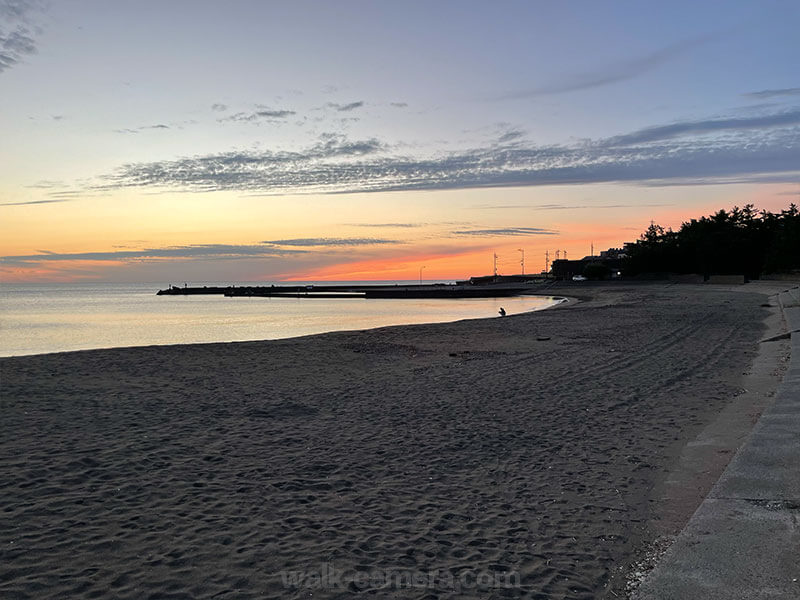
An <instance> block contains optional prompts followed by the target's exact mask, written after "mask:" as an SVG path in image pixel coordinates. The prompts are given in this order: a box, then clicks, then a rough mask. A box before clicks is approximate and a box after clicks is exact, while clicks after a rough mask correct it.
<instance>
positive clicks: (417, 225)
mask: <svg viewBox="0 0 800 600" xmlns="http://www.w3.org/2000/svg"><path fill="white" fill-rule="evenodd" d="M342 225H344V226H346V227H386V228H393V227H397V228H411V227H422V226H423V225H425V223H342Z"/></svg>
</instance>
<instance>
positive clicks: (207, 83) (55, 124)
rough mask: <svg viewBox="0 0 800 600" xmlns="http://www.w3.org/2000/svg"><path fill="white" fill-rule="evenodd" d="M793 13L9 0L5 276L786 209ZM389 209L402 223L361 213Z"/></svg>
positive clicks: (574, 230) (797, 54)
mask: <svg viewBox="0 0 800 600" xmlns="http://www.w3.org/2000/svg"><path fill="white" fill-rule="evenodd" d="M797 31H800V3H798V2H796V1H783V2H778V1H763V2H669V3H665V2H597V1H595V2H492V3H488V2H402V3H401V2H391V3H390V2H364V1H359V2H348V1H342V2H303V1H299V2H243V1H232V2H224V3H221V2H197V1H195V2H188V1H183V2H178V1H172V2H149V1H142V2H133V3H128V2H108V1H106V2H99V1H71V0H60V1H51V2H44V1H42V2H38V1H34V0H30V1H22V0H0V91H1V92H2V100H0V101H1V102H2V106H3V110H2V111H1V112H0V130H1V131H3V132H4V134H3V137H4V143H3V145H2V146H0V175H2V179H0V204H2V205H4V206H0V219H2V221H3V223H4V224H2V225H0V226H3V227H7V228H8V231H7V232H6V233H8V234H9V235H8V236H7V237H8V239H9V240H10V241H8V240H7V242H6V244H5V245H4V246H3V247H2V248H0V251H1V252H2V255H3V256H4V257H5V259H3V260H4V262H6V263H10V264H12V267H10V269H11V270H10V271H9V270H6V271H5V276H6V278H10V279H14V278H17V277H19V278H22V279H24V278H25V275H24V268H22V267H20V266H19V265H20V264H22V263H24V264H25V265H30V264H32V263H36V264H37V265H38V266H39V267H42V269H39V271H37V272H39V273H40V275H41V277H45V278H46V277H49V276H55V275H53V274H54V273H55V272H56V271H57V270H58V269H60V271H59V272H60V273H61V274H62V275H64V276H65V277H66V278H69V273H68V272H67V270H65V269H68V268H71V267H70V266H69V265H67V266H64V265H63V264H62V263H65V262H66V263H68V262H69V261H65V260H63V257H67V258H69V257H70V255H75V256H81V257H83V258H84V259H85V256H86V255H87V254H88V255H91V256H94V257H97V256H99V255H100V254H102V255H106V254H109V253H113V252H114V250H113V249H112V248H111V246H113V245H125V246H126V249H125V250H124V252H129V253H134V254H135V253H139V254H140V255H141V254H142V253H144V255H145V258H147V259H152V261H151V262H152V263H153V264H155V262H158V271H157V273H156V271H152V272H148V270H147V268H145V267H142V266H141V261H140V262H139V263H138V264H137V265H133V264H132V263H131V262H130V261H131V257H130V254H128V255H124V254H119V255H117V256H116V258H117V259H119V260H117V261H116V262H115V263H114V265H113V268H111V266H108V265H100V266H98V267H97V268H96V269H95V270H94V271H93V270H92V268H91V265H89V264H88V263H87V264H84V265H83V266H82V267H81V269H82V270H81V271H80V273H82V275H80V274H79V273H78V272H74V273H72V275H73V276H75V277H79V276H95V277H99V278H112V279H113V278H124V277H125V276H130V277H133V278H141V277H147V276H148V273H149V274H150V275H156V274H157V275H158V276H163V274H164V273H169V272H170V270H169V269H170V268H174V269H175V271H176V272H179V271H180V270H181V269H186V267H187V264H186V262H185V261H183V262H182V261H177V260H172V262H170V258H172V259H174V258H175V254H174V252H173V251H172V250H170V248H172V249H173V250H174V249H176V248H195V249H196V248H209V247H220V246H225V247H232V246H234V245H238V246H240V247H242V248H244V247H245V246H252V244H253V243H258V242H261V241H263V240H276V239H279V240H290V239H293V240H298V239H299V240H306V239H308V240H311V239H314V240H326V239H327V240H334V239H338V240H342V239H353V240H361V241H362V242H363V241H364V240H369V239H372V240H378V239H381V240H382V239H389V241H391V242H396V243H391V244H377V243H376V244H375V245H371V244H369V243H363V244H345V245H344V246H346V247H347V249H348V251H349V253H348V254H347V255H344V254H342V252H343V251H342V248H343V245H342V244H339V245H336V244H330V245H329V246H327V247H326V246H325V245H324V244H316V245H312V246H309V247H308V248H307V253H308V254H314V257H315V259H316V260H321V261H322V263H324V264H326V265H329V266H331V268H333V267H334V266H335V265H336V264H340V263H341V262H342V261H345V262H347V261H352V260H357V261H361V262H365V261H369V260H372V259H376V260H377V259H381V260H385V261H391V260H395V261H400V260H408V261H410V262H409V265H411V263H412V262H413V257H414V256H416V255H417V254H419V255H420V256H430V255H436V256H444V255H446V254H447V252H448V248H452V254H453V256H461V257H462V258H463V256H465V255H466V254H469V252H470V251H473V252H475V253H477V252H485V251H486V250H487V248H488V247H489V246H491V245H492V244H493V243H495V245H502V244H503V243H506V242H505V241H504V238H503V239H501V238H498V239H497V240H496V242H493V241H492V240H491V239H487V240H486V244H485V246H484V245H481V246H480V247H478V246H470V247H468V246H466V245H465V242H464V241H463V238H465V237H466V238H471V239H473V238H477V237H480V236H479V235H477V234H476V235H475V236H469V235H467V236H464V235H458V234H454V233H453V231H456V230H458V231H462V230H463V229H464V227H467V228H472V229H473V230H474V231H476V232H479V231H482V232H491V231H494V232H497V231H500V230H504V229H508V230H514V231H516V232H517V235H518V236H519V237H521V238H526V240H527V242H526V243H530V244H531V245H532V247H535V248H537V249H538V248H539V247H540V246H541V244H544V243H545V241H543V240H542V239H541V234H539V233H537V230H547V231H548V232H554V231H556V232H560V233H563V234H564V235H566V237H565V238H564V239H563V240H562V242H563V243H562V245H563V246H564V247H567V246H569V245H570V244H574V243H578V240H579V239H583V238H581V237H580V236H581V235H584V234H585V235H586V236H590V237H591V231H586V230H584V229H581V227H582V226H583V225H584V224H586V223H589V222H591V220H592V219H591V218H590V215H589V214H588V213H587V211H591V210H592V207H609V206H611V205H620V206H619V210H618V211H614V210H608V209H605V208H604V209H603V210H598V211H596V212H595V215H594V216H595V218H596V221H597V225H598V226H597V229H598V232H600V233H598V235H599V236H600V237H601V239H603V240H606V239H607V240H608V241H609V243H614V240H618V242H617V243H619V242H622V241H624V240H623V236H624V235H628V236H629V235H630V234H629V233H626V232H627V231H629V229H630V228H635V227H637V226H639V224H640V223H642V222H649V219H650V218H651V217H653V216H656V217H658V216H660V215H659V214H658V211H654V210H653V209H652V206H665V207H669V208H668V210H667V209H665V212H664V217H663V218H673V219H674V218H676V215H678V214H682V215H684V217H685V218H689V217H692V216H697V211H703V210H706V209H707V207H709V206H715V205H716V204H719V203H720V202H722V204H721V205H720V206H717V207H718V208H720V207H722V206H726V205H728V206H730V205H732V204H733V203H734V202H739V203H742V202H747V201H755V202H757V203H758V204H759V205H761V206H764V207H765V208H773V205H774V206H779V205H784V206H785V205H787V204H788V202H787V198H791V197H792V196H791V195H792V194H793V193H794V191H795V190H797V189H798V181H800V175H799V173H800V74H799V71H798V68H797V65H798V64H800V42H798V35H797ZM620 198H622V200H620ZM723 198H729V199H730V202H728V201H725V200H722V199H723ZM515 206H516V207H517V208H503V207H515ZM554 206H558V207H559V209H558V215H559V216H558V217H557V218H555V217H554V216H553V214H554V212H555V211H554V209H553V207H554ZM475 207H484V208H483V209H476V208H475ZM543 207H544V208H543ZM571 207H573V208H571ZM309 209H311V210H309ZM639 209H642V210H639ZM232 210H233V211H235V213H236V215H238V219H234V218H233V217H232V216H231V211H232ZM476 210H479V211H480V210H482V211H483V212H480V213H476ZM620 211H623V212H620ZM654 213H655V214H654ZM3 215H4V216H5V219H3V218H2V217H3ZM342 216H346V217H347V219H342ZM255 219H257V220H259V222H260V223H262V227H261V230H260V231H256V230H254V229H253V227H252V222H253V220H255ZM359 219H360V220H361V221H362V222H360V223H357V224H355V225H354V224H353V221H354V220H359ZM154 220H161V221H162V225H163V223H173V224H175V223H186V222H187V221H192V222H193V223H194V221H196V223H194V224H193V226H192V228H190V229H186V228H183V229H182V228H181V226H177V225H176V226H173V227H166V226H163V227H161V229H159V227H157V226H155V225H153V226H149V225H148V223H153V221H154ZM63 223H70V225H71V227H72V228H73V232H75V233H73V234H66V233H64V232H63V231H62V230H60V229H59V224H63ZM215 223H216V224H217V225H218V226H217V227H216V228H215V226H214V224H215ZM387 223H388V224H391V223H406V224H408V223H413V224H414V225H415V227H406V228H395V229H394V230H390V231H388V232H387V228H386V227H385V226H384V227H372V228H370V227H369V225H370V224H373V225H386V224H387ZM450 223H453V224H454V225H452V226H451V225H449V224H450ZM614 223H616V224H618V225H619V230H618V231H617V233H616V234H614V235H616V237H614V235H612V234H611V233H609V228H610V227H612V226H613V224H614ZM348 224H350V225H354V228H350V229H348V228H347V226H346V225H348ZM579 225H580V226H579ZM103 227H105V229H104V230H103V231H104V232H105V233H101V231H100V230H101V228H103ZM525 232H527V233H525ZM81 233H83V235H82V236H81V235H79V234H81ZM387 233H388V234H391V235H390V238H387ZM106 234H107V235H106ZM606 234H608V235H606ZM498 235H499V234H498ZM548 235H550V234H548ZM603 235H606V237H603ZM485 237H488V235H487V236H485ZM634 237H635V236H634ZM528 238H529V239H528ZM115 241H116V242H118V244H114V242H115ZM513 243H517V244H519V242H518V241H517V242H513ZM547 243H550V241H549V240H548V241H547ZM581 243H583V242H581ZM357 246H358V247H363V251H362V252H360V253H358V252H356V253H354V252H353V247H357ZM294 248H295V249H296V247H294ZM148 251H149V254H148ZM537 251H538V250H537ZM576 251H577V250H576ZM119 252H120V253H122V252H123V250H119ZM48 253H50V255H58V256H61V257H62V260H56V259H52V258H50V259H48V258H47V255H48ZM404 253H405V254H404ZM200 254H202V252H200ZM298 254H303V253H290V252H288V248H287V252H286V253H285V254H284V255H280V256H277V257H275V261H274V262H273V263H269V265H267V263H258V264H261V265H263V269H261V270H258V269H253V268H252V266H253V264H254V263H253V262H252V261H253V257H252V253H248V252H244V251H243V254H242V255H241V256H240V258H241V265H245V266H247V268H243V269H242V270H241V271H237V270H236V269H235V268H234V270H233V274H234V275H235V276H236V277H245V276H248V277H253V276H258V277H267V278H269V277H274V276H278V275H282V276H292V275H296V274H300V273H308V269H307V268H306V266H305V265H303V264H301V263H296V264H297V266H298V268H297V269H296V270H295V271H293V270H292V268H291V267H290V265H292V264H294V263H292V261H294V260H303V259H302V257H300V258H298ZM37 255H39V256H42V258H41V260H38V261H34V260H32V259H30V258H29V257H31V256H37ZM151 255H152V256H151ZM226 256H227V257H228V258H229V259H230V260H228V262H229V263H231V261H233V258H232V257H231V255H226ZM14 257H17V258H16V259H15V258H14ZM19 257H25V258H24V260H23V259H22V258H19ZM203 257H205V258H203ZM354 257H355V258H354ZM138 258H141V256H138ZM183 258H184V259H185V260H193V261H195V262H197V261H202V260H205V259H206V258H207V256H206V255H203V256H202V257H198V253H197V252H195V251H191V252H188V253H187V255H186V256H185V257H183ZM75 260H78V259H77V258H76V259H75ZM454 260H455V259H454ZM26 261H27V262H26ZM337 261H338V262H337ZM233 262H235V261H233ZM463 262H464V261H463V260H462V261H461V263H463ZM56 263H59V264H60V265H61V266H58V267H56V266H55V265H56ZM456 263H458V261H456V262H454V263H453V265H455V264H456ZM461 263H459V264H461ZM231 264H232V263H231ZM443 264H444V263H443ZM48 265H49V266H48ZM170 265H172V267H170ZM287 265H288V266H287ZM151 266H152V265H151ZM412 266H413V265H412ZM412 266H409V270H410V271H413V270H414V269H413V268H412ZM0 267H2V263H0ZM106 267H108V268H106ZM206 267H207V268H208V269H209V271H210V272H213V273H215V274H217V275H219V274H221V272H220V271H218V270H217V271H214V269H216V267H215V265H214V264H212V263H208V264H206ZM153 268H155V267H153ZM226 268H228V269H230V266H229V267H226ZM136 269H138V271H137V270H136ZM453 269H455V267H453V268H446V267H444V266H443V267H442V276H445V271H447V275H449V274H450V273H451V272H452V271H453ZM197 270H198V271H200V270H201V269H200V267H198V268H197ZM134 271H135V272H134ZM431 271H433V269H431ZM31 272H33V271H31ZM14 273H16V275H14ZM42 273H46V274H42ZM228 273H230V271H228ZM87 274H88V275H87ZM92 274H94V275H92ZM465 275H466V274H465ZM212 278H214V277H212Z"/></svg>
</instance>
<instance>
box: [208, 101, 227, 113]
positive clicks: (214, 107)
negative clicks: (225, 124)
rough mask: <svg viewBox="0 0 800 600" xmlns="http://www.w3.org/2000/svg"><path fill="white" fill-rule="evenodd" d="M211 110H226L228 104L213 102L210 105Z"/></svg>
mask: <svg viewBox="0 0 800 600" xmlns="http://www.w3.org/2000/svg"><path fill="white" fill-rule="evenodd" d="M211 110H213V111H214V112H225V111H226V110H228V105H227V104H222V103H221V102H215V103H214V104H212V105H211Z"/></svg>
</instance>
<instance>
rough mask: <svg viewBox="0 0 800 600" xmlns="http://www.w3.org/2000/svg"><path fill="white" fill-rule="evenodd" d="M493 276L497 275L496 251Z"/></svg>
mask: <svg viewBox="0 0 800 600" xmlns="http://www.w3.org/2000/svg"><path fill="white" fill-rule="evenodd" d="M493 256H494V276H495V277H497V252H495V253H494V255H493Z"/></svg>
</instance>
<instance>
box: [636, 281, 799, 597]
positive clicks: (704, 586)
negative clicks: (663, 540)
mask: <svg viewBox="0 0 800 600" xmlns="http://www.w3.org/2000/svg"><path fill="white" fill-rule="evenodd" d="M790 285H792V289H790V290H787V291H786V292H783V293H781V294H779V301H780V303H781V306H782V308H783V313H784V317H785V319H786V324H787V330H788V331H790V332H794V333H793V334H792V336H791V361H790V365H789V368H788V370H787V372H786V375H785V376H784V378H783V381H782V382H781V385H780V387H779V389H778V392H777V394H776V397H775V402H774V404H773V405H772V406H771V407H769V408H768V409H767V410H766V411H764V413H763V414H762V415H761V418H760V419H759V420H758V423H756V425H755V427H754V428H753V431H752V433H751V434H750V436H749V438H748V439H747V441H746V442H745V443H744V444H743V445H742V447H741V448H740V449H739V451H738V452H737V454H736V456H735V457H734V458H733V460H732V461H731V462H730V464H729V465H728V467H727V468H726V469H725V472H724V473H723V474H722V477H720V479H719V481H718V482H717V484H716V485H715V486H714V488H713V489H712V490H711V492H710V493H709V495H708V497H707V498H706V499H705V500H704V501H703V503H702V504H701V505H700V507H699V508H698V509H697V511H696V512H695V514H694V515H693V516H692V518H691V519H690V521H689V523H688V524H687V525H686V528H685V529H684V530H683V531H682V532H681V533H680V534H679V535H678V537H677V539H676V541H675V543H674V544H673V545H672V546H671V547H670V549H669V550H668V551H667V553H666V554H665V555H664V557H663V559H662V560H661V562H660V563H659V565H658V566H657V567H656V568H655V569H654V570H653V571H652V572H651V573H650V575H649V576H648V577H647V578H646V579H645V580H644V581H643V582H642V584H641V585H640V587H639V588H638V590H637V591H636V592H635V593H634V594H633V598H635V599H637V600H666V599H669V600H694V599H698V600H700V599H702V600H717V599H719V600H734V599H743V600H760V599H765V600H766V599H781V600H784V599H785V600H790V599H791V600H796V599H797V598H800V287H798V286H796V285H793V284H790ZM767 343H769V342H767Z"/></svg>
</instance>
